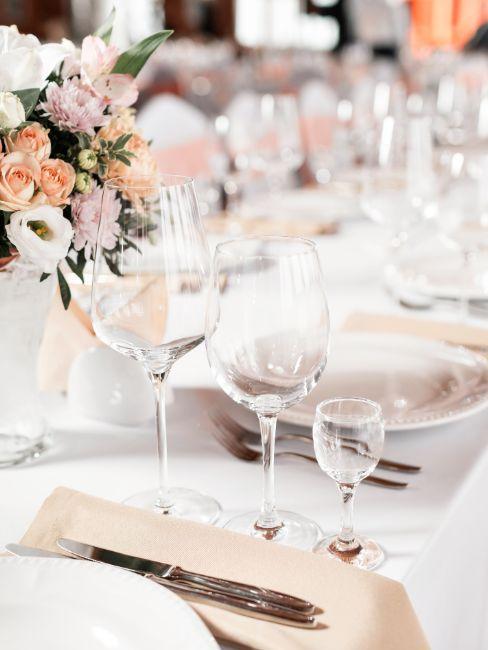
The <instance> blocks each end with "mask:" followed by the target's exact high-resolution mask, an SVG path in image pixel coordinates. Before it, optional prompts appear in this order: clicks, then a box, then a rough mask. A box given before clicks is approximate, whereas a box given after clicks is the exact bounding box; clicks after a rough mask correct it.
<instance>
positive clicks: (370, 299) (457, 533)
mask: <svg viewBox="0 0 488 650" xmlns="http://www.w3.org/2000/svg"><path fill="white" fill-rule="evenodd" d="M373 240H376V231H375V230H374V229H373V227H371V226H368V225H364V224H357V225H354V226H350V227H349V228H348V229H346V230H345V232H344V233H343V234H341V235H340V236H338V237H329V238H323V239H321V240H320V242H319V243H320V248H321V254H322V258H323V262H324V267H325V270H326V274H327V278H328V289H329V297H330V307H331V314H332V322H333V326H334V328H336V329H337V328H338V327H339V326H340V323H341V321H342V320H343V318H344V316H345V315H346V314H347V313H348V312H351V311H353V310H356V309H361V310H370V311H385V310H388V311H392V310H398V308H396V307H394V306H393V305H392V304H391V301H390V299H389V298H388V297H387V296H386V295H385V294H384V292H383V290H382V289H381V286H380V283H379V279H378V278H379V264H380V258H381V255H380V254H379V250H378V246H377V245H373V244H371V243H370V242H371V241H373ZM171 381H172V384H173V386H175V387H177V388H176V390H175V400H174V403H173V404H172V405H171V406H170V407H169V408H168V429H169V449H170V474H171V480H172V483H173V484H174V485H181V486H185V487H192V488H196V489H199V490H201V491H203V492H207V493H208V494H211V495H213V496H215V497H216V498H217V499H219V501H220V502H221V503H222V506H223V508H224V514H223V521H225V519H226V518H228V517H230V516H232V515H233V514H234V513H237V512H240V511H246V510H250V509H255V508H256V506H258V504H259V500H260V493H261V472H260V467H259V466H257V465H254V464H247V463H244V462H241V461H237V460H235V459H234V458H232V457H230V456H229V455H228V454H227V452H225V451H224V450H222V448H220V447H219V446H218V444H217V443H216V442H215V441H214V439H213V438H212V436H211V435H210V434H209V430H210V426H211V425H210V423H209V421H208V419H207V416H206V415H205V410H206V409H207V408H208V407H209V406H210V404H211V403H214V402H215V400H219V399H221V400H227V399H228V398H226V397H225V396H223V395H222V394H221V393H220V392H213V391H215V389H214V388H209V387H212V386H214V383H213V380H212V379H211V376H210V372H209V370H208V367H207V364H206V360H205V354H204V349H203V347H201V348H199V349H197V350H195V351H194V352H192V353H191V354H189V355H188V356H187V357H186V358H183V359H182V360H180V361H179V362H178V363H177V364H176V366H175V368H174V372H173V376H172V379H171ZM196 386H197V387H196ZM205 387H208V388H205ZM47 403H48V413H49V416H50V420H51V423H52V426H53V428H54V432H55V437H54V442H55V444H54V446H53V448H52V450H51V451H50V452H49V453H47V454H45V456H44V457H42V458H41V459H40V460H39V461H37V462H36V463H35V464H32V465H26V466H24V467H18V468H11V469H4V470H1V471H0V548H2V546H3V545H4V544H5V543H7V542H9V541H16V540H18V539H19V538H20V537H21V536H22V534H23V532H24V531H25V530H26V528H27V526H28V525H29V523H30V521H31V520H32V518H33V517H34V515H35V513H36V511H37V509H38V508H39V507H40V505H41V503H42V501H43V500H44V499H45V498H46V497H47V496H48V494H49V493H50V492H51V491H52V490H53V489H54V488H55V487H56V486H58V485H66V486H69V487H72V488H74V489H78V490H82V491H85V492H88V493H91V494H95V495H98V496H102V497H106V498H108V499H113V500H122V499H123V498H124V497H127V496H128V495H131V494H132V493H135V492H138V491H140V490H142V489H146V488H148V487H152V486H151V485H150V483H151V476H154V477H155V470H156V467H155V443H154V439H153V437H154V434H153V431H152V428H151V426H150V425H148V426H146V427H141V428H139V429H125V428H123V427H117V426H109V425H105V424H100V423H96V422H92V421H88V420H84V419H82V418H80V417H78V416H76V415H74V414H73V413H72V412H70V410H69V408H68V406H67V403H66V400H65V399H64V398H61V397H50V398H49V400H48V402H47ZM279 426H280V428H281V430H282V431H285V430H287V429H288V427H286V425H283V424H281V425H279ZM384 455H385V456H387V457H391V458H395V459H402V460H404V461H406V462H408V461H411V462H418V463H420V464H421V465H422V467H423V471H422V473H421V474H419V475H418V476H412V477H408V480H409V481H410V483H411V486H410V487H409V488H408V489H407V490H404V491H391V490H385V489H379V488H376V487H373V486H369V485H363V486H361V487H360V489H359V493H358V499H357V508H356V524H357V529H358V530H359V531H362V532H364V533H366V534H368V535H371V536H372V537H374V538H375V539H377V540H378V541H379V542H380V543H381V544H382V545H383V547H384V548H385V550H386V554H387V560H386V562H385V563H384V565H383V566H382V567H381V568H380V570H379V571H380V573H382V574H384V575H386V576H389V577H391V578H394V579H396V580H400V581H402V582H404V584H405V586H406V588H407V591H408V593H409V594H410V597H411V599H412V602H413V604H414V607H415V608H416V611H417V613H418V616H419V618H420V621H421V623H422V625H423V626H424V629H425V631H426V634H427V636H428V638H429V640H430V642H431V645H432V647H433V648H434V650H461V648H462V649H463V650H482V649H486V648H487V647H488V625H487V624H486V623H487V614H488V552H487V549H488V514H487V513H488V508H487V506H488V490H487V488H486V477H487V476H488V412H484V413H479V414H477V415H475V416H473V417H471V418H469V419H466V420H464V421H461V422H457V423H453V424H450V425H444V426H441V427H436V428H432V429H424V430H420V431H417V432H403V433H391V434H389V435H388V436H387V440H386V445H385V452H384ZM276 474H277V495H278V505H279V506H282V507H283V508H286V509H289V510H297V511H299V512H301V513H303V514H305V515H308V516H310V517H312V518H314V519H315V520H317V521H318V522H319V523H320V525H321V526H322V528H323V529H324V531H327V532H328V531H333V530H335V529H336V528H337V525H338V519H339V498H338V495H337V493H336V489H335V487H334V485H333V483H332V481H331V480H330V479H329V478H327V477H326V476H325V475H324V474H323V473H321V471H320V470H319V469H318V468H317V467H313V466H311V465H310V464H307V463H303V464H302V463H300V462H299V461H283V462H280V463H279V464H278V466H277V472H276ZM386 475H387V474H385V476H386ZM389 476H391V474H389ZM412 650H414V649H412Z"/></svg>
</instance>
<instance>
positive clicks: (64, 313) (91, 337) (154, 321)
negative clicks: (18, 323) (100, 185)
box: [38, 275, 167, 391]
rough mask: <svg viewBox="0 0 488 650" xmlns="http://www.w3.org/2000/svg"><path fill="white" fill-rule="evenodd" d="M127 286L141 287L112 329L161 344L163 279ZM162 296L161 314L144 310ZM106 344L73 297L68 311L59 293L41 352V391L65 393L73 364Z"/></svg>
mask: <svg viewBox="0 0 488 650" xmlns="http://www.w3.org/2000/svg"><path fill="white" fill-rule="evenodd" d="M127 282H138V283H140V285H141V286H140V290H139V291H136V292H135V294H134V297H133V298H132V300H131V301H130V302H129V303H128V304H127V305H124V307H123V308H122V309H120V310H118V311H116V312H114V314H113V315H112V317H111V320H110V321H108V319H107V322H110V324H112V325H113V326H118V327H120V328H122V329H123V328H124V326H126V325H127V326H128V327H127V328H128V329H129V330H131V331H132V332H133V333H134V334H136V335H138V336H139V337H140V338H141V340H144V341H149V342H151V343H155V344H156V343H159V342H160V341H161V339H162V335H163V333H164V328H165V324H166V316H167V303H166V302H165V301H167V291H166V286H165V282H164V279H163V278H162V277H159V276H151V275H148V276H147V277H146V282H145V284H143V283H142V282H141V281H140V279H139V280H134V278H133V277H131V276H128V278H127ZM74 291H76V293H77V295H79V296H82V297H83V294H85V295H86V292H88V291H90V289H89V288H88V287H86V286H79V285H76V286H75V287H73V292H74ZM155 295H156V296H161V295H162V296H163V298H164V299H163V300H161V299H160V300H159V303H160V309H159V310H149V309H146V308H145V305H146V303H147V302H149V301H151V299H152V298H153V296H155ZM101 345H103V343H102V342H101V341H100V339H98V338H97V337H96V335H95V332H94V330H93V326H92V322H91V318H90V316H89V314H87V313H86V312H85V311H84V310H83V309H82V308H81V307H80V305H79V304H78V302H77V301H76V298H75V297H74V296H73V297H72V299H71V302H70V305H69V308H68V309H67V310H66V309H65V308H64V307H63V304H62V302H61V297H60V294H59V290H58V291H57V292H56V295H55V296H54V298H53V302H52V305H51V309H50V311H49V314H48V316H47V319H46V326H45V329H44V336H43V340H42V344H41V348H40V350H39V359H38V384H39V388H40V390H42V391H64V390H66V389H67V387H68V376H69V371H70V368H71V364H72V363H73V362H74V361H75V359H76V358H77V357H78V356H79V355H80V354H81V353H82V352H84V351H85V350H88V349H90V348H92V347H95V346H101Z"/></svg>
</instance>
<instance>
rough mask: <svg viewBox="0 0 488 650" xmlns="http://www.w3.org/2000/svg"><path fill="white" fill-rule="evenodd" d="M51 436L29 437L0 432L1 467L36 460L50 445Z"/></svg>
mask: <svg viewBox="0 0 488 650" xmlns="http://www.w3.org/2000/svg"><path fill="white" fill-rule="evenodd" d="M49 440H50V439H49V436H48V435H45V436H43V437H42V438H36V439H34V440H32V438H28V437H27V436H21V435H15V434H7V433H2V434H0V469H1V468H2V467H12V465H20V464H21V463H25V462H27V461H31V460H35V459H36V458H39V456H40V455H41V454H42V453H43V452H44V451H46V449H47V448H48V447H49Z"/></svg>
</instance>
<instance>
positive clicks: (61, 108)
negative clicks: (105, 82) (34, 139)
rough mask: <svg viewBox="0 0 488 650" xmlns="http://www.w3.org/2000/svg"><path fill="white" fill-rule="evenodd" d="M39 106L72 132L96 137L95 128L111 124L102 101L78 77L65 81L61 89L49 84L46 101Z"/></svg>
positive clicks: (63, 127) (52, 83)
mask: <svg viewBox="0 0 488 650" xmlns="http://www.w3.org/2000/svg"><path fill="white" fill-rule="evenodd" d="M39 106H40V108H41V109H43V110H44V114H45V115H47V116H48V117H49V119H50V121H51V122H53V124H56V126H58V127H59V128H60V129H65V130H67V131H71V133H76V132H77V131H82V132H83V133H88V135H92V136H93V135H95V131H94V129H95V127H96V126H103V125H104V124H106V123H107V121H108V116H107V115H104V114H103V111H104V109H105V102H104V101H103V99H102V98H101V97H100V96H99V95H97V94H96V93H95V92H94V91H93V90H92V89H91V88H90V87H89V86H86V85H85V84H84V83H82V82H81V81H80V79H77V78H76V77H75V78H72V79H65V80H64V82H63V85H62V86H58V84H56V83H54V82H51V83H50V84H48V86H47V89H46V101H45V102H41V103H40V104H39Z"/></svg>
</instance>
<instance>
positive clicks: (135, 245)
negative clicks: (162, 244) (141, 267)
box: [122, 236, 142, 255]
mask: <svg viewBox="0 0 488 650" xmlns="http://www.w3.org/2000/svg"><path fill="white" fill-rule="evenodd" d="M122 239H123V240H124V241H125V243H126V244H127V248H133V249H134V250H136V251H137V252H138V253H140V254H141V255H142V251H141V249H140V248H139V246H138V245H137V244H135V243H134V242H133V241H132V240H131V239H129V238H128V237H125V236H122Z"/></svg>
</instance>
